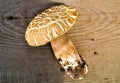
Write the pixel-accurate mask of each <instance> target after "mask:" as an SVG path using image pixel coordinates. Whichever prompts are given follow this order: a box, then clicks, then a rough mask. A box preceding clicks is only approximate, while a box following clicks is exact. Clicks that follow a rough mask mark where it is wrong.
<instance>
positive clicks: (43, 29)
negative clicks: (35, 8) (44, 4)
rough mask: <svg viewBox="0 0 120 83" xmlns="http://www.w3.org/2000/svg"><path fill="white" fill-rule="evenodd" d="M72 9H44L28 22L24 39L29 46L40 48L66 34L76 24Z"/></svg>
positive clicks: (57, 7)
mask: <svg viewBox="0 0 120 83" xmlns="http://www.w3.org/2000/svg"><path fill="white" fill-rule="evenodd" d="M77 15H78V13H77V11H76V9H75V8H74V7H70V6H65V5H59V6H54V7H51V8H49V9H46V10H45V11H43V12H42V13H40V14H38V15H37V16H36V17H34V19H33V20H32V21H31V22H30V24H29V25H28V27H27V29H26V33H25V39H26V41H27V43H28V44H29V45H30V46H41V45H44V44H46V43H48V42H50V41H52V40H54V39H55V38H57V37H59V36H61V35H63V34H64V33H66V32H67V31H68V30H69V29H70V28H71V27H72V26H73V25H74V23H75V22H76V19H77Z"/></svg>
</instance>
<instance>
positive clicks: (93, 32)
mask: <svg viewBox="0 0 120 83" xmlns="http://www.w3.org/2000/svg"><path fill="white" fill-rule="evenodd" d="M58 3H64V4H67V5H71V6H75V7H76V8H77V10H78V12H79V17H78V21H77V22H76V24H75V26H74V28H72V29H71V30H70V31H69V32H68V33H67V35H68V36H69V37H70V39H71V40H72V41H73V43H74V44H75V46H76V48H77V49H78V51H79V53H80V54H81V55H82V56H83V58H84V59H85V60H86V62H87V63H88V65H89V73H88V75H87V76H86V78H85V79H84V80H81V81H74V80H71V79H69V78H68V77H67V75H65V74H64V73H63V72H62V71H60V65H59V63H58V62H57V61H56V59H55V57H54V55H53V52H52V49H51V47H50V44H47V45H45V46H42V47H36V48H33V47H29V46H28V44H27V43H26V41H25V39H24V33H25V29H26V26H27V25H28V23H29V22H30V21H31V20H32V18H33V17H34V16H36V15H37V14H38V13H39V12H41V11H43V10H44V9H45V8H48V7H50V6H52V5H57V4H58ZM119 58H120V0H52V1H51V0H0V83H119V82H120V59H119Z"/></svg>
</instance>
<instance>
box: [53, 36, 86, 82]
mask: <svg viewBox="0 0 120 83" xmlns="http://www.w3.org/2000/svg"><path fill="white" fill-rule="evenodd" d="M51 46H52V49H53V51H54V54H55V57H56V58H57V60H58V61H59V63H60V64H61V66H62V67H63V68H64V70H65V71H66V73H67V74H68V75H69V76H70V78H72V79H76V80H78V79H83V78H84V76H85V74H87V72H88V67H87V64H86V62H85V61H84V60H83V59H82V57H81V56H80V55H79V54H78V52H77V50H76V49H75V46H74V45H73V43H72V41H71V40H69V39H68V37H67V36H66V35H63V36H61V37H59V38H56V39H55V40H53V41H51Z"/></svg>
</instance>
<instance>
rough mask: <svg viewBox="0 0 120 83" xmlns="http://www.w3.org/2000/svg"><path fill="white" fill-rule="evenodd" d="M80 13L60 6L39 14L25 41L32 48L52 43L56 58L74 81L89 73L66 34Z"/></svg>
mask: <svg viewBox="0 0 120 83" xmlns="http://www.w3.org/2000/svg"><path fill="white" fill-rule="evenodd" d="M77 16H78V13H77V11H76V9H75V8H74V7H71V6H66V5H59V6H54V7H51V8H49V9H46V10H45V11H43V12H42V13H41V14H38V15H37V16H36V17H35V18H34V19H33V20H32V21H31V22H30V24H29V25H28V27H27V29H26V33H25V39H26V41H27V43H28V44H29V45H30V46H42V45H45V44H47V43H48V42H50V43H51V46H52V49H53V51H54V54H55V57H56V58H57V60H58V61H59V63H60V64H61V66H62V67H63V69H64V70H65V72H66V73H67V75H69V77H70V78H72V79H83V78H84V76H85V74H87V72H88V67H87V64H86V62H85V61H84V60H83V59H82V57H81V56H80V55H79V54H78V52H77V50H76V49H75V46H74V45H73V43H72V41H71V40H70V39H69V38H68V37H67V36H66V35H65V33H66V32H67V31H68V30H69V29H70V28H71V27H72V26H73V25H74V24H75V22H76V19H77Z"/></svg>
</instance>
